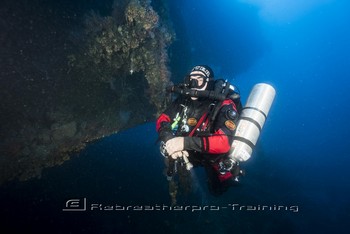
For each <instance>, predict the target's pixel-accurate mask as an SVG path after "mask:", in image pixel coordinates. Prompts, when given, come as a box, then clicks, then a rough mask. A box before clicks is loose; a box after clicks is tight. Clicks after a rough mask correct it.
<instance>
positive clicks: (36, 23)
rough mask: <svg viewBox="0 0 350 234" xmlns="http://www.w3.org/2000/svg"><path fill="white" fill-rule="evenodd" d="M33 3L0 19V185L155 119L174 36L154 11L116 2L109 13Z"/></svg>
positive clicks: (134, 2)
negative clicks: (0, 56) (1, 47)
mask: <svg viewBox="0 0 350 234" xmlns="http://www.w3.org/2000/svg"><path fill="white" fill-rule="evenodd" d="M160 2H162V1H160ZM160 2H159V3H160ZM159 3H157V4H159ZM39 4H40V1H24V2H14V3H10V5H9V6H3V10H2V11H1V12H4V14H1V16H0V18H1V19H2V21H3V22H12V23H11V25H10V24H7V25H5V27H4V30H3V36H1V37H0V41H1V42H2V44H3V45H4V53H3V54H4V55H5V56H4V58H3V59H2V61H1V62H2V68H1V80H0V82H1V89H2V92H1V94H0V95H1V100H2V103H1V106H0V110H1V113H2V114H3V119H2V125H1V138H2V139H3V140H2V142H1V159H0V173H1V174H0V184H1V183H4V182H6V181H9V180H12V179H19V180H27V179H30V178H33V177H40V175H41V171H42V169H43V168H47V167H52V166H55V165H60V164H62V163H63V162H64V161H66V160H68V159H69V158H70V155H71V154H70V153H71V152H75V151H79V150H81V149H83V148H84V147H85V145H86V143H88V142H91V141H93V140H95V139H99V138H101V137H103V136H106V135H110V134H112V133H115V132H118V131H119V130H122V129H126V128H129V127H132V126H135V125H137V124H141V123H144V122H147V121H151V120H154V118H155V116H156V115H157V113H159V112H160V111H161V110H162V109H163V107H164V106H163V105H164V104H163V100H164V95H165V93H164V91H165V89H164V87H165V86H166V85H167V83H168V81H169V80H170V72H169V68H168V62H169V61H168V60H169V59H168V52H167V49H168V47H169V45H170V44H171V43H172V41H173V40H174V32H173V30H172V28H171V27H170V25H171V23H170V22H169V21H168V20H169V17H166V20H163V18H162V17H161V14H160V13H159V12H157V11H156V10H155V8H154V6H153V5H152V4H156V3H152V2H151V1H149V0H123V1H120V0H116V1H114V3H113V6H110V9H109V11H108V13H106V11H104V12H103V13H101V12H98V11H91V10H90V9H85V11H84V12H82V11H81V12H79V13H76V12H74V7H71V8H69V7H68V9H70V11H68V10H67V11H65V10H62V9H45V7H44V6H41V5H39ZM162 4H164V3H162ZM5 7H7V8H8V9H10V10H9V11H5ZM157 9H162V15H164V14H166V7H165V6H164V5H163V6H161V5H157ZM67 25H68V26H67ZM23 35H26V37H24V36H23Z"/></svg>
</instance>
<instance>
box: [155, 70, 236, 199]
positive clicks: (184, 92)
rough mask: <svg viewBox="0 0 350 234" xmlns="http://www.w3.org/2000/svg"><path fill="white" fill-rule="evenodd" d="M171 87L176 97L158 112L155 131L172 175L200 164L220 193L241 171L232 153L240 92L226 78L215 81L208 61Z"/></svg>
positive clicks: (209, 185) (232, 182)
mask: <svg viewBox="0 0 350 234" xmlns="http://www.w3.org/2000/svg"><path fill="white" fill-rule="evenodd" d="M167 91H170V92H173V93H177V94H178V97H177V98H176V99H175V100H174V101H173V102H172V103H171V104H170V106H169V107H168V108H167V109H166V110H165V111H164V112H163V113H162V114H161V115H160V116H159V117H158V119H157V121H156V130H157V132H158V134H159V139H160V141H161V143H160V146H161V153H162V155H163V156H165V158H166V165H167V176H168V180H169V181H170V180H172V179H173V177H174V176H175V174H176V172H178V171H179V168H180V167H187V170H190V168H191V167H192V165H193V166H194V167H196V166H202V167H204V168H205V171H206V174H207V176H208V180H207V181H208V188H209V191H210V192H211V193H212V194H213V195H220V194H222V193H223V192H225V191H226V190H227V189H228V187H230V186H231V185H234V184H236V183H237V182H238V178H239V176H240V175H242V171H241V170H240V168H239V164H238V161H237V162H236V161H234V160H232V159H231V158H229V157H228V155H229V153H230V152H231V151H230V149H231V144H232V141H233V138H234V133H235V129H236V126H237V121H238V118H239V114H240V112H241V110H242V104H241V101H240V95H239V92H237V90H236V88H235V87H234V86H233V85H231V84H229V83H228V82H227V81H225V80H222V79H218V80H214V72H213V70H212V69H211V68H210V67H209V66H207V65H198V66H195V67H193V68H192V70H191V71H190V73H189V74H188V75H187V76H186V77H185V80H184V83H183V84H179V85H175V86H171V87H169V88H167Z"/></svg>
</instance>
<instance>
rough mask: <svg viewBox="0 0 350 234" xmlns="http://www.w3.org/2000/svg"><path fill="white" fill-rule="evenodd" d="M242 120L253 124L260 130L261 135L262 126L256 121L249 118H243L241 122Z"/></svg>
mask: <svg viewBox="0 0 350 234" xmlns="http://www.w3.org/2000/svg"><path fill="white" fill-rule="evenodd" d="M241 119H244V120H247V121H249V122H251V123H252V124H254V125H255V126H256V127H257V128H258V129H259V133H261V129H262V127H261V126H260V124H259V123H258V122H257V121H256V120H254V119H252V118H249V117H241V118H240V120H241Z"/></svg>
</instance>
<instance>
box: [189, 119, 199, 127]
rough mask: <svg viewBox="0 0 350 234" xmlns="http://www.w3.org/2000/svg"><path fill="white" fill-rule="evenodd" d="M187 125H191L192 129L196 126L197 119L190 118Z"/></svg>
mask: <svg viewBox="0 0 350 234" xmlns="http://www.w3.org/2000/svg"><path fill="white" fill-rule="evenodd" d="M187 124H188V125H190V126H191V127H193V126H196V124H197V120H196V119H195V118H189V119H188V120H187Z"/></svg>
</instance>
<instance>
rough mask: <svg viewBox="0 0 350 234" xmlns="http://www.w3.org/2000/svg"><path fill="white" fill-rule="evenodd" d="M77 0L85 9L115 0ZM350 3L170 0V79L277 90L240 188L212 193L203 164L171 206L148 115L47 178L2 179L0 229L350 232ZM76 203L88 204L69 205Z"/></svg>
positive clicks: (45, 174) (325, 0)
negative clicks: (212, 79)
mask: <svg viewBox="0 0 350 234" xmlns="http://www.w3.org/2000/svg"><path fill="white" fill-rule="evenodd" d="M42 2H45V1H42ZM74 2H75V4H76V5H75V7H82V8H84V10H86V9H97V8H98V9H104V7H105V6H106V5H111V4H112V1H87V2H88V3H86V4H84V3H83V2H85V1H74ZM64 3H65V1H62V5H59V4H58V5H59V6H57V3H55V4H53V3H51V4H52V5H50V2H49V3H47V5H45V6H43V8H46V9H53V11H54V9H57V8H58V7H59V8H62V9H64V7H65V5H64ZM349 7H350V3H349V2H348V1H346V0H318V1H317V0H309V1H301V0H280V1H278V0H273V1H262V0H236V1H233V0H218V1H195V0H189V1H188V0H187V1H185V0H179V1H171V2H169V11H170V12H171V16H172V21H173V27H174V29H175V32H176V40H175V41H174V44H173V45H172V47H171V48H170V53H171V56H170V59H169V61H170V67H171V73H172V77H171V79H172V80H173V81H174V82H179V81H181V79H182V77H183V76H184V75H185V74H186V72H188V70H189V69H190V68H191V67H192V66H193V65H195V64H208V65H209V66H211V67H212V68H213V69H214V72H215V74H216V77H218V78H221V77H222V78H226V79H228V80H229V81H231V82H232V83H234V84H235V85H237V86H238V87H239V89H240V92H241V96H242V99H243V103H245V101H246V98H247V97H248V95H249V92H250V90H251V88H252V87H253V86H254V84H256V83H260V82H266V83H269V84H271V85H272V86H274V88H275V89H276V98H275V102H274V103H273V105H272V107H271V110H270V113H269V116H268V120H267V122H266V124H265V126H264V129H263V131H262V134H261V136H260V139H259V142H258V145H257V148H256V149H255V152H254V153H253V155H252V157H251V159H250V160H249V161H247V162H245V163H243V164H242V167H243V168H244V169H245V170H246V175H245V176H244V177H243V178H242V179H241V184H240V185H239V186H237V187H232V188H230V189H229V191H228V192H226V193H225V194H223V195H222V196H220V197H213V196H212V195H210V194H209V192H208V190H207V187H206V182H205V179H206V178H205V173H204V171H203V170H202V169H201V168H196V169H194V170H193V173H192V179H193V191H192V192H190V193H188V194H180V195H179V200H178V205H179V207H178V210H170V209H169V207H168V206H170V196H169V191H168V182H167V180H166V177H165V176H164V174H163V169H164V165H163V158H162V156H161V155H160V153H159V149H158V145H157V144H156V140H157V134H156V132H155V123H154V121H145V122H147V123H145V124H142V125H139V126H136V127H133V128H129V129H126V130H123V131H120V132H118V133H116V134H113V135H111V136H108V137H105V138H102V139H99V140H96V141H94V142H92V143H90V144H89V145H88V146H87V147H86V148H85V149H84V150H82V151H81V152H80V153H77V154H75V155H72V156H71V159H70V160H68V161H66V162H65V163H63V164H62V165H60V166H56V167H53V168H48V169H44V170H43V171H42V174H41V178H40V179H32V180H29V181H25V182H18V181H12V182H8V183H5V184H4V185H2V186H1V187H0V198H1V209H0V212H1V221H0V229H1V232H3V233H15V232H29V233H33V232H39V231H46V232H50V233H151V232H167V233H180V232H181V233H348V232H349V230H350V228H349V225H348V220H349V218H350V215H349V210H350V200H349V195H350V183H349V182H348V178H349V177H350V170H349V164H350V159H349V156H350V150H349V143H350V141H349V139H350V127H349V123H348V121H349V117H350V111H349V110H348V108H349V102H350V94H349V92H348V89H349V88H350V70H349V67H350V55H349V54H350V43H349V41H350V28H349V26H348V24H349V22H350V14H349V9H350V8H349ZM115 85H118V84H115ZM138 114H140V115H142V113H138ZM145 115H148V114H147V113H145ZM71 199H77V200H75V201H79V207H78V208H81V205H82V204H83V203H82V202H84V201H85V202H86V204H87V207H88V210H86V211H65V210H64V209H65V208H67V201H69V200H71ZM112 206H113V207H114V209H113V210H109V209H110V208H111V207H112ZM263 206H266V207H269V209H268V210H263V209H262V207H263ZM278 206H280V207H283V208H282V209H277V207H278ZM127 207H129V208H127ZM135 207H136V208H137V207H138V208H139V209H141V207H142V210H137V209H136V208H135ZM185 207H187V208H185ZM199 207H201V210H198V209H199ZM203 207H207V208H206V209H204V210H203ZM247 207H250V208H249V209H248V208H247ZM90 208H93V209H90ZM131 208H133V209H131ZM270 208H271V209H270ZM89 209H90V210H89ZM151 209H153V210H151ZM253 209H255V210H253Z"/></svg>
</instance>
